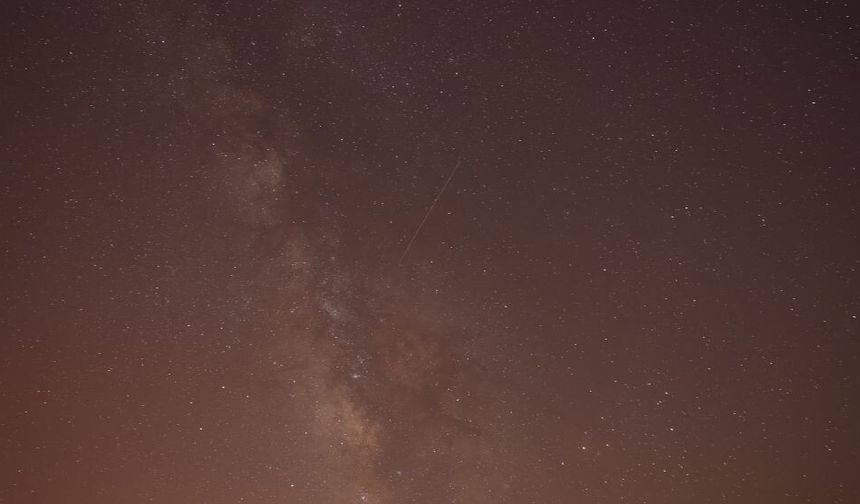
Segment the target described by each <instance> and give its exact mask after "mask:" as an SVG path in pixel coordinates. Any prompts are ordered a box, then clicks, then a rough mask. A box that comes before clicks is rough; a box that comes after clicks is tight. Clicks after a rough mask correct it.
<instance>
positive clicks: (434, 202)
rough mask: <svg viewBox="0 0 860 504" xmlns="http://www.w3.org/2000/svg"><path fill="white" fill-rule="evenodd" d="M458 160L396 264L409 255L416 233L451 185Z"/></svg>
mask: <svg viewBox="0 0 860 504" xmlns="http://www.w3.org/2000/svg"><path fill="white" fill-rule="evenodd" d="M460 161H461V160H460V159H458V160H457V163H456V164H454V169H453V170H451V173H450V174H449V175H448V179H447V180H445V183H444V184H442V188H441V189H439V192H438V193H436V197H435V198H434V199H433V203H430V208H428V209H427V212H426V213H424V218H423V219H421V222H420V223H419V224H418V227H416V228H415V232H414V233H412V238H410V239H409V243H407V244H406V248H405V249H403V254H401V255H400V260H399V261H397V264H401V263H403V259H404V258H406V254H408V253H409V249H411V248H412V244H413V243H415V238H417V237H418V233H420V232H421V228H422V227H424V223H425V222H427V218H428V217H430V212H432V211H433V209H434V208H435V207H436V203H437V202H438V201H439V197H441V196H442V193H443V192H445V188H446V187H448V184H450V183H451V179H452V178H454V174H455V173H457V168H459V167H460Z"/></svg>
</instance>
